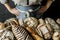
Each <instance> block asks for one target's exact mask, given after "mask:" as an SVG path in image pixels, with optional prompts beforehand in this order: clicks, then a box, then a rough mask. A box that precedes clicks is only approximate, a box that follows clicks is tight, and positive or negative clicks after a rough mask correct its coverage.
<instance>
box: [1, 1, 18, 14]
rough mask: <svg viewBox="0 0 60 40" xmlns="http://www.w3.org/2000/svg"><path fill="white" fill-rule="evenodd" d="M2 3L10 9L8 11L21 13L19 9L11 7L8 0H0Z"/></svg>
mask: <svg viewBox="0 0 60 40" xmlns="http://www.w3.org/2000/svg"><path fill="white" fill-rule="evenodd" d="M0 3H2V4H3V5H5V7H6V8H7V9H8V11H9V12H11V13H12V14H15V15H18V13H19V12H18V10H16V9H15V8H13V7H11V6H10V4H9V3H8V1H7V0H0Z"/></svg>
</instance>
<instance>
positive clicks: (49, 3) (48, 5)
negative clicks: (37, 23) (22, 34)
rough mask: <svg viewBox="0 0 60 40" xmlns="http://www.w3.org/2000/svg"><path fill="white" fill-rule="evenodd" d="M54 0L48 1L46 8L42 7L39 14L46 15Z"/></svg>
mask: <svg viewBox="0 0 60 40" xmlns="http://www.w3.org/2000/svg"><path fill="white" fill-rule="evenodd" d="M53 1H54V0H48V1H47V3H46V5H45V6H41V9H40V10H39V13H44V12H45V11H47V9H48V8H49V7H50V6H51V4H52V3H53Z"/></svg>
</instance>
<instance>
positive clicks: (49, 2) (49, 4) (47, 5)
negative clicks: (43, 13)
mask: <svg viewBox="0 0 60 40" xmlns="http://www.w3.org/2000/svg"><path fill="white" fill-rule="evenodd" d="M52 3H53V1H51V0H48V1H47V3H46V5H45V6H46V9H48V8H49V7H50V6H51V4H52Z"/></svg>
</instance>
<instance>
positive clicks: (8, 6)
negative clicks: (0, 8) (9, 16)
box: [4, 3, 13, 12]
mask: <svg viewBox="0 0 60 40" xmlns="http://www.w3.org/2000/svg"><path fill="white" fill-rule="evenodd" d="M4 5H5V7H6V8H7V9H8V11H9V12H11V11H12V9H13V8H12V7H11V6H10V4H9V3H5V4H4Z"/></svg>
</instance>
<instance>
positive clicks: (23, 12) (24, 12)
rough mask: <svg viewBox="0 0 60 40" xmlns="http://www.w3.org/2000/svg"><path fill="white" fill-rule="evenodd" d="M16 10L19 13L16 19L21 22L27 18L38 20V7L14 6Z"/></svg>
mask: <svg viewBox="0 0 60 40" xmlns="http://www.w3.org/2000/svg"><path fill="white" fill-rule="evenodd" d="M16 9H17V10H18V11H19V12H20V14H19V15H18V16H16V17H17V19H22V20H23V21H24V20H25V19H26V18H28V17H35V18H40V17H41V15H38V17H36V16H37V13H38V10H39V9H40V5H33V6H19V5H17V6H16Z"/></svg>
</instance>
